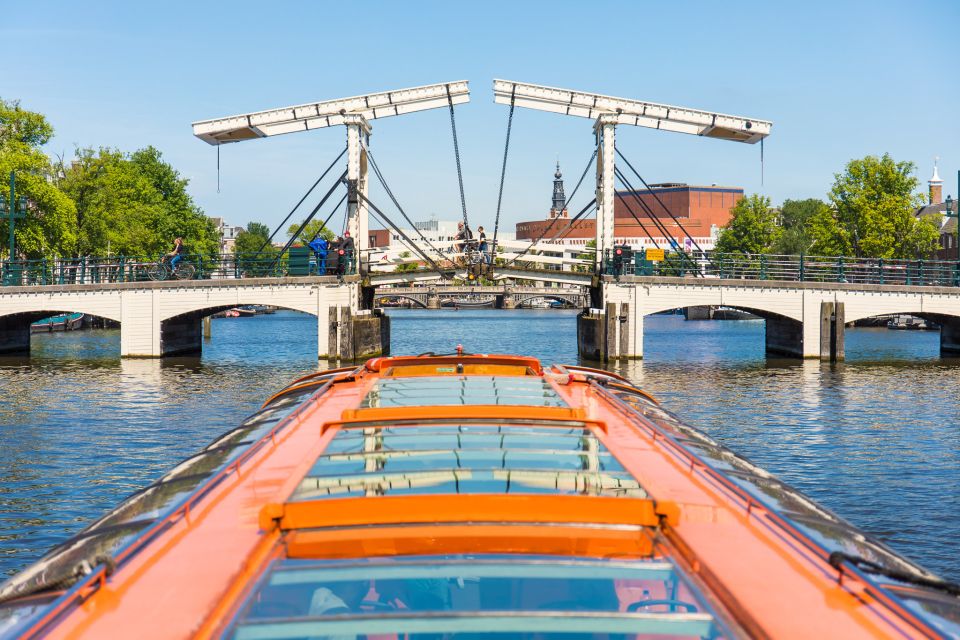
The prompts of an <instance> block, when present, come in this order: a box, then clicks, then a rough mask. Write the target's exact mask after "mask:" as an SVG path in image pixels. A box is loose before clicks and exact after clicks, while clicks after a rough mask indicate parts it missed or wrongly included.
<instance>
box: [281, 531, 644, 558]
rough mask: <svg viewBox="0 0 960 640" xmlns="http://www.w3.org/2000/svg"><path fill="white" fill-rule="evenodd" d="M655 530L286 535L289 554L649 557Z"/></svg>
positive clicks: (310, 555)
mask: <svg viewBox="0 0 960 640" xmlns="http://www.w3.org/2000/svg"><path fill="white" fill-rule="evenodd" d="M652 536H653V530H652V529H649V528H644V527H639V526H612V527H596V526H577V525H570V524H552V525H550V526H543V524H542V523H537V524H519V523H517V524H500V523H498V524H475V523H470V524H449V525H445V526H443V525H438V526H431V527H430V529H429V535H424V527H421V526H414V527H410V526H375V527H369V526H366V527H358V528H355V529H350V530H343V529H337V530H329V529H298V530H296V531H290V532H288V533H287V534H286V536H285V538H284V540H285V544H286V548H287V557H288V558H364V557H375V556H401V555H433V554H455V553H519V554H537V555H557V556H584V557H596V558H649V557H651V556H652V555H653V537H652Z"/></svg>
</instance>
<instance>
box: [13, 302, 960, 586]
mask: <svg viewBox="0 0 960 640" xmlns="http://www.w3.org/2000/svg"><path fill="white" fill-rule="evenodd" d="M390 316H391V323H392V337H393V344H392V347H393V353H395V354H401V353H421V352H424V351H438V352H439V351H447V350H451V349H452V348H453V347H454V346H455V345H456V344H457V343H458V342H462V343H463V344H464V346H465V348H466V349H467V350H469V351H476V352H497V351H500V352H504V351H513V352H524V353H529V354H530V355H534V356H537V357H539V358H541V359H543V360H544V361H548V362H574V361H576V342H575V340H574V339H573V338H574V335H575V333H574V332H575V331H576V317H575V316H576V312H565V311H559V312H558V311H552V310H547V311H516V312H512V311H492V310H491V311H484V310H461V311H440V312H428V311H391V312H390ZM311 332H313V333H311ZM315 332H316V322H315V321H314V320H312V319H311V318H310V317H309V316H303V315H299V314H295V313H291V312H283V311H280V312H278V313H276V314H273V315H270V316H261V317H256V318H249V319H243V320H235V319H217V320H214V321H213V323H212V332H211V338H210V339H209V341H206V342H205V343H204V353H203V356H202V357H201V358H199V359H197V358H191V359H173V360H170V361H154V360H149V361H144V360H126V359H121V358H119V346H118V342H119V335H118V332H116V331H109V330H108V331H93V332H74V333H67V334H49V335H44V336H41V337H40V338H39V339H38V340H37V342H36V343H35V345H36V346H35V350H34V354H33V358H32V359H29V360H22V359H15V360H11V359H6V360H2V361H0V391H2V394H0V540H3V542H2V543H0V573H11V572H13V571H15V570H16V569H18V568H20V567H23V566H24V565H26V564H27V563H29V562H30V561H31V560H33V559H35V558H36V557H38V556H39V555H40V554H41V553H42V552H43V551H45V550H46V549H48V548H49V547H51V546H52V545H53V544H55V543H56V542H58V541H60V540H63V539H64V538H66V537H67V536H68V535H69V534H70V533H72V532H75V531H77V530H78V529H80V528H82V527H83V526H84V525H85V524H86V523H87V522H89V521H90V520H91V519H93V518H94V517H95V516H97V515H99V514H100V513H102V512H103V511H105V510H106V509H108V508H109V507H112V506H113V505H115V504H116V503H117V502H118V501H119V500H120V499H122V498H123V497H124V496H125V495H127V494H129V493H131V492H132V491H134V490H136V489H137V488H140V487H142V486H144V485H145V484H147V483H148V482H149V481H151V480H153V479H155V478H156V477H158V476H159V475H160V474H161V473H163V472H165V471H167V470H168V469H169V468H170V467H171V466H172V464H174V463H175V462H177V461H179V460H180V459H182V458H183V457H185V456H187V455H190V454H191V453H193V452H195V451H196V450H197V449H198V448H200V447H201V446H204V445H206V444H207V443H208V442H209V441H210V440H211V439H213V438H214V437H215V436H216V435H218V434H219V433H221V432H222V431H224V430H226V429H227V428H229V427H231V426H234V425H236V424H237V423H238V422H239V421H240V420H242V418H243V417H244V416H246V415H247V414H249V413H250V412H252V411H253V410H254V409H255V408H256V407H257V406H259V403H260V402H261V401H262V400H264V399H265V398H266V397H267V396H268V395H270V393H271V392H272V391H275V390H276V389H278V388H280V387H281V386H284V385H285V384H287V383H288V382H289V381H290V380H291V379H292V378H293V377H294V376H296V375H300V374H302V373H305V372H309V371H311V370H315V369H316V360H315V358H312V357H311V356H312V354H311V353H310V349H309V348H304V347H303V344H304V342H310V341H313V340H315V339H316V335H315ZM763 332H764V328H763V322H762V321H747V322H701V323H693V322H684V321H683V318H682V317H678V316H656V317H650V318H647V331H646V334H645V339H646V351H645V359H644V360H642V361H633V362H629V363H625V364H624V365H623V367H622V368H620V369H619V371H620V372H622V373H624V374H626V375H627V376H629V377H630V378H631V379H633V380H634V381H635V382H637V383H639V384H641V385H643V386H644V387H645V388H646V389H648V390H650V391H651V392H653V393H654V394H656V395H657V396H658V397H660V399H661V400H662V402H663V403H664V405H665V406H666V407H667V408H669V409H671V410H673V411H675V412H677V413H679V414H681V415H682V416H684V418H686V419H687V420H688V421H689V422H691V423H693V424H695V425H697V426H698V427H700V428H701V429H703V430H704V431H706V432H707V433H709V434H710V435H711V436H713V437H715V438H716V439H718V440H720V441H721V442H723V443H724V444H726V445H727V446H729V447H731V448H732V449H734V450H735V451H737V452H738V453H741V454H743V455H745V456H747V457H749V458H751V459H752V460H753V461H754V462H756V463H757V464H759V465H761V466H763V467H765V468H766V469H768V470H769V471H771V472H773V473H775V474H777V475H778V476H779V477H781V478H782V479H784V480H785V481H787V482H790V483H791V484H793V485H795V486H796V487H797V488H798V489H800V490H802V491H804V492H806V493H808V494H810V495H811V497H813V498H815V499H816V500H818V501H819V502H821V503H822V504H824V505H825V506H828V507H829V508H831V509H833V510H835V511H836V512H838V513H839V514H840V515H842V516H843V517H845V518H847V519H848V520H850V521H852V522H853V523H855V524H857V525H858V526H860V527H863V528H864V529H866V530H868V531H870V532H871V533H873V534H875V535H877V536H879V537H881V538H882V539H884V540H885V541H886V542H887V543H889V544H891V545H892V546H893V547H894V548H896V549H897V550H898V551H900V552H901V553H904V554H906V555H908V556H910V557H911V558H913V559H915V560H917V561H919V562H920V563H921V564H922V565H924V566H927V567H928V568H930V569H932V570H934V571H937V572H939V573H941V574H943V575H945V576H947V577H951V578H953V579H958V578H960V565H958V563H957V560H956V558H957V557H958V555H960V553H958V549H957V546H956V542H955V541H956V540H957V539H960V491H958V489H957V488H956V483H955V478H956V469H957V468H958V466H960V433H958V429H957V420H956V412H955V410H953V406H954V401H953V398H954V396H955V394H954V393H952V389H955V388H956V387H957V385H958V383H960V366H957V365H956V364H955V363H953V362H952V361H949V360H941V359H940V358H939V356H938V344H939V343H938V336H937V335H936V333H935V332H897V331H888V330H886V329H851V330H848V333H847V345H846V348H847V362H846V363H843V364H839V365H833V366H831V365H828V364H823V365H821V364H820V363H819V362H798V361H795V360H794V361H777V360H768V359H766V358H765V357H764V355H763V348H764V337H763V336H764V333H763ZM905 408H909V410H910V413H909V419H908V420H905V419H904V418H905V413H904V410H905Z"/></svg>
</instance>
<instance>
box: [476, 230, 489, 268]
mask: <svg viewBox="0 0 960 640" xmlns="http://www.w3.org/2000/svg"><path fill="white" fill-rule="evenodd" d="M477 241H478V242H479V243H480V245H479V246H478V247H477V250H478V251H479V252H480V255H481V256H483V263H484V264H490V254H488V253H487V251H488V250H489V246H487V234H486V232H485V231H484V230H483V227H477Z"/></svg>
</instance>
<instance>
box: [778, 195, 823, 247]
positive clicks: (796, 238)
mask: <svg viewBox="0 0 960 640" xmlns="http://www.w3.org/2000/svg"><path fill="white" fill-rule="evenodd" d="M829 211H830V207H829V206H828V205H827V203H826V202H824V201H823V200H819V199H817V198H809V199H807V200H786V201H784V203H783V206H782V207H780V215H779V218H780V221H779V224H780V228H781V230H782V231H781V233H780V237H779V238H778V239H777V241H776V242H775V243H774V244H773V247H772V249H771V251H772V253H776V254H780V255H798V254H801V253H809V252H810V247H811V246H812V245H813V242H814V238H813V235H812V233H811V231H810V222H811V220H813V218H814V217H815V216H816V215H818V214H823V213H824V212H829Z"/></svg>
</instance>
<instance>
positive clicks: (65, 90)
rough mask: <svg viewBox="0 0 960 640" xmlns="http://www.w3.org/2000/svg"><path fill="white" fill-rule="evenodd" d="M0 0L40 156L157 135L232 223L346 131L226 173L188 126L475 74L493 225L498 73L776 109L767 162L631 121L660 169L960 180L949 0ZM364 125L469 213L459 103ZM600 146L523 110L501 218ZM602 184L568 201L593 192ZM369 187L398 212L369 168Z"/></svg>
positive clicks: (309, 178)
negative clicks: (874, 171) (41, 128)
mask: <svg viewBox="0 0 960 640" xmlns="http://www.w3.org/2000/svg"><path fill="white" fill-rule="evenodd" d="M0 7H2V8H3V11H2V14H0V15H2V16H3V18H2V21H0V97H2V98H4V99H7V100H20V102H21V105H22V106H23V107H24V108H26V109H30V110H33V111H39V112H41V113H43V114H45V115H46V116H47V117H48V118H49V120H50V121H51V123H52V124H53V126H54V128H55V131H56V133H55V137H54V138H53V140H52V141H51V142H50V143H49V145H48V146H47V148H46V151H47V152H48V153H50V154H57V155H61V154H66V156H67V157H70V156H71V155H72V154H73V153H74V151H75V150H76V149H77V148H82V147H101V146H102V147H113V148H117V149H120V150H123V151H129V152H132V151H134V150H136V149H138V148H142V147H145V146H147V145H153V146H155V147H157V148H158V149H160V151H161V152H162V153H163V155H164V158H165V159H166V160H167V161H168V162H170V163H171V164H172V165H173V166H174V167H175V168H176V169H177V170H178V171H179V172H180V173H181V174H182V175H183V176H184V177H186V178H188V179H189V181H190V185H189V190H190V193H191V194H192V195H193V197H194V199H195V200H196V202H197V203H198V204H199V205H200V206H201V207H202V208H203V210H204V211H205V212H206V213H207V214H208V215H211V216H222V217H224V218H225V219H226V221H227V223H228V224H235V225H246V224H247V223H248V222H250V221H259V222H264V223H266V224H267V225H268V226H269V227H271V228H274V227H276V226H277V225H278V224H279V223H280V222H281V220H282V219H283V218H284V216H286V215H287V213H288V212H289V211H290V209H291V207H293V205H294V204H296V202H297V201H298V200H299V199H300V198H301V196H302V195H303V194H304V192H305V191H306V190H307V189H308V188H309V187H310V185H311V184H313V182H314V181H315V180H316V179H317V178H318V177H319V175H320V174H321V173H322V171H323V170H324V169H325V168H326V167H327V166H328V165H329V164H330V163H331V161H332V160H333V159H334V158H335V157H336V156H337V154H338V153H339V152H340V150H341V149H342V148H343V146H344V144H345V131H344V129H343V128H342V127H337V128H329V129H319V130H314V131H310V132H302V133H296V134H289V135H284V136H276V137H271V138H266V139H258V140H252V141H247V142H242V143H239V144H231V145H224V146H222V147H221V148H220V171H219V190H218V171H217V150H216V148H215V147H212V146H209V145H207V144H206V143H204V142H202V141H200V140H199V139H197V138H195V137H194V136H193V135H192V129H191V123H192V122H194V121H197V120H204V119H209V118H214V117H220V116H227V115H233V114H238V113H246V112H251V111H258V110H262V109H270V108H274V107H283V106H288V105H294V104H302V103H308V102H316V101H322V100H329V99H334V98H339V97H346V96H355V95H362V94H365V93H375V92H379V91H385V90H391V89H399V88H404V87H410V86H417V85H424V84H432V83H436V82H449V81H454V80H469V81H470V88H471V94H472V95H471V102H470V103H469V104H465V105H462V106H459V107H457V112H456V118H457V132H458V135H459V144H460V153H461V159H462V164H463V173H464V176H463V177H464V187H465V192H466V202H467V209H468V213H469V217H470V221H471V223H472V225H473V226H474V227H475V226H476V225H478V224H482V225H484V226H486V227H487V229H488V230H489V229H490V228H491V227H492V226H493V224H494V217H495V212H496V204H497V191H498V187H499V183H500V170H501V162H502V158H503V149H504V139H505V135H506V124H507V114H508V108H507V107H506V106H503V105H497V104H494V102H493V92H492V82H493V79H494V78H503V79H509V80H519V81H524V82H531V83H536V84H544V85H550V86H557V87H563V88H570V89H576V90H580V91H587V92H595V93H602V94H607V95H613V96H620V97H626V98H635V99H640V100H647V101H651V102H659V103H665V104H670V105H676V106H685V107H692V108H698V109H704V110H708V111H717V112H722V113H730V114H736V115H741V116H747V117H751V118H757V119H764V120H771V121H773V130H772V133H771V135H770V137H769V138H767V139H766V141H765V143H764V163H763V167H762V177H761V158H760V155H761V153H760V146H759V145H746V144H738V143H731V142H726V141H721V140H713V139H706V138H700V137H697V136H690V135H685V134H678V133H669V132H662V131H655V130H650V129H643V128H637V127H629V126H620V127H618V129H617V147H618V149H620V150H621V151H622V152H623V154H624V155H625V156H626V157H627V158H628V159H629V160H630V161H631V163H632V164H633V165H634V167H636V168H637V170H638V171H639V172H640V174H641V175H643V177H644V178H645V179H646V180H647V182H649V183H654V182H685V183H689V184H699V185H710V184H717V185H724V186H740V187H743V188H744V189H745V191H746V192H747V193H760V194H763V195H766V196H769V197H770V198H771V199H772V201H773V202H774V204H780V203H782V202H783V201H784V200H785V199H802V198H809V197H819V198H825V196H826V193H827V192H828V191H829V189H830V186H831V184H832V182H833V179H834V174H836V173H837V172H840V171H842V170H843V168H844V165H845V164H846V163H847V162H848V161H849V160H850V159H852V158H860V157H863V156H865V155H868V154H876V155H879V154H883V153H890V154H891V155H892V157H893V158H894V159H896V160H898V161H900V160H905V161H910V162H913V163H915V164H916V166H917V177H918V178H919V179H920V181H921V187H920V188H921V190H922V191H924V192H925V191H926V188H927V186H926V185H927V179H928V178H929V177H930V175H931V173H932V170H933V159H934V157H935V156H940V175H941V177H942V178H943V179H944V183H945V184H944V195H946V194H947V193H950V194H953V195H955V196H956V194H957V171H958V169H960V81H958V80H960V77H958V68H960V65H958V63H960V41H958V39H957V37H956V34H957V25H958V23H960V2H958V1H957V0H942V1H937V0H916V1H912V2H907V1H903V2H892V1H885V0H874V1H872V2H857V1H842V2H837V1H836V0H834V1H832V2H820V1H817V0H810V1H806V2H785V3H779V2H769V0H767V1H763V2H736V1H732V0H731V1H728V2H723V3H718V2H698V1H689V2H687V1H676V2H640V1H636V2H604V1H599V0H593V1H591V2H565V1H563V0H554V1H552V2H518V1H516V0H513V1H512V2H500V1H497V0H485V1H484V2H477V3H462V2H461V3H457V2H449V1H447V2H416V1H414V0H406V1H404V2H377V1H373V0H370V1H367V2H363V3H344V2H336V3H334V2H319V1H317V2H305V1H304V2H287V1H285V0H274V1H273V2H270V3H264V2H262V1H261V2H255V3H254V2H243V1H234V2H229V3H226V2H218V3H214V2H206V3H205V2H199V1H193V2H180V1H177V0H165V1H163V2H147V1H142V2H130V1H129V0H127V1H125V2H98V1H96V0H89V1H85V2H82V3H81V2H75V1H72V2H60V1H58V0H44V1H43V2H23V1H22V0H17V1H13V0H0ZM372 124H373V136H372V138H371V150H372V152H373V154H374V157H375V158H376V160H377V163H378V165H379V166H380V168H381V170H382V171H383V173H384V176H385V178H386V179H387V182H388V183H389V184H390V186H391V188H392V190H393V191H394V193H395V195H396V196H397V198H398V200H399V202H400V203H401V205H402V206H403V207H404V209H405V210H406V211H407V213H408V214H409V215H410V217H411V218H413V219H415V220H425V219H428V218H430V217H431V216H436V217H438V218H439V219H443V220H454V219H457V218H459V217H460V198H459V191H458V187H457V177H456V165H455V161H454V154H453V142H452V137H451V131H450V120H449V114H448V112H447V111H445V110H442V109H438V110H431V111H425V112H421V113H416V114H410V115H406V116H402V117H394V118H386V119H380V120H376V121H374V122H373V123H372ZM593 144H594V141H593V135H592V123H591V122H590V121H589V120H586V119H583V118H573V117H564V116H560V115H555V114H551V113H544V112H539V111H533V110H525V109H517V111H516V113H515V115H514V124H513V133H512V138H511V143H510V155H509V159H508V165H507V173H506V181H505V186H504V193H503V205H502V214H501V225H502V226H505V227H506V228H507V229H508V230H513V226H514V224H515V223H516V222H518V221H521V220H532V219H542V218H544V217H546V214H547V211H548V209H549V207H550V197H551V195H552V187H553V184H552V181H553V172H554V163H555V162H556V161H557V159H559V161H560V163H561V167H562V169H563V171H564V174H565V178H566V181H567V189H568V192H569V190H570V189H572V187H573V184H574V183H575V182H576V180H577V178H578V177H579V176H580V174H581V172H582V171H583V169H584V167H585V166H586V163H587V162H588V160H589V158H590V154H591V153H592V151H593ZM334 173H336V172H331V174H334ZM329 179H330V178H329V177H328V180H329ZM589 182H590V179H589V178H588V180H587V183H586V185H585V186H584V187H582V188H581V190H580V192H579V193H578V195H577V197H576V198H575V199H574V200H573V201H572V202H571V203H570V209H571V211H576V210H579V208H580V207H581V206H583V205H584V204H586V202H587V201H589V199H590V198H591V197H592V193H588V192H590V191H592V189H591V185H590V184H589ZM328 184H329V182H326V183H324V186H323V187H321V188H319V189H318V190H317V191H316V192H315V193H314V195H313V196H312V197H311V198H309V199H308V200H307V201H306V202H305V205H304V206H305V207H306V211H309V207H311V206H312V204H314V203H316V202H317V200H318V199H319V197H320V195H322V193H323V191H325V188H324V187H326V186H327V185H328ZM370 198H371V200H372V201H373V202H374V203H375V204H377V205H378V206H379V207H381V208H382V209H384V211H386V212H387V213H388V215H390V214H391V213H392V214H393V215H394V217H398V216H396V214H395V210H393V209H392V208H391V207H390V206H389V203H388V201H387V198H386V196H385V195H384V193H383V191H382V190H381V189H379V188H378V187H376V185H374V186H373V187H372V188H371V195H370ZM332 202H333V201H331V203H332ZM328 206H329V205H328ZM296 217H298V218H299V217H302V216H300V215H299V214H298V215H297V216H296ZM331 224H332V225H333V226H335V227H336V226H337V225H338V224H339V225H342V214H340V213H337V214H336V215H335V216H334V218H333V221H332V222H331ZM372 226H374V227H376V226H378V225H376V224H372Z"/></svg>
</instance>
